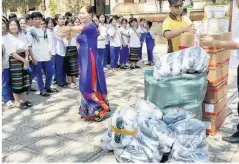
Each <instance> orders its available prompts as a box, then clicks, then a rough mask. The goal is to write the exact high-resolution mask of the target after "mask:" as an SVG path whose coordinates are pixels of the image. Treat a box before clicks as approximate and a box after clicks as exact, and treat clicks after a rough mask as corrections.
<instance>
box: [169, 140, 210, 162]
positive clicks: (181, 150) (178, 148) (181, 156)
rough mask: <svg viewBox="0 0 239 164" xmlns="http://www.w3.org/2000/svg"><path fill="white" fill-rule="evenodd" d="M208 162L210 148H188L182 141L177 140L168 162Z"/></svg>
mask: <svg viewBox="0 0 239 164" xmlns="http://www.w3.org/2000/svg"><path fill="white" fill-rule="evenodd" d="M181 162H183V163H207V162H208V149H207V147H206V146H205V147H201V148H186V147H184V146H182V145H181V144H180V143H178V142H175V143H174V145H173V148H172V152H171V155H170V160H169V161H168V163H181Z"/></svg>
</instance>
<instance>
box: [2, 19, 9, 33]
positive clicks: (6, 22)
mask: <svg viewBox="0 0 239 164" xmlns="http://www.w3.org/2000/svg"><path fill="white" fill-rule="evenodd" d="M2 21H3V22H4V23H5V24H6V27H7V31H9V27H8V19H7V17H5V16H4V15H2Z"/></svg>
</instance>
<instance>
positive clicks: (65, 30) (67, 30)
mask: <svg viewBox="0 0 239 164" xmlns="http://www.w3.org/2000/svg"><path fill="white" fill-rule="evenodd" d="M83 29H84V27H83V26H82V25H79V26H73V27H69V26H63V27H60V28H59V29H58V30H57V32H56V34H57V35H59V36H61V37H65V36H67V35H69V34H71V35H76V34H81V32H82V31H83Z"/></svg>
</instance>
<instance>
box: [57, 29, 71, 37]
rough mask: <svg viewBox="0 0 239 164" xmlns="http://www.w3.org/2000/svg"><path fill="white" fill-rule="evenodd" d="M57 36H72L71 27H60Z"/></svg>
mask: <svg viewBox="0 0 239 164" xmlns="http://www.w3.org/2000/svg"><path fill="white" fill-rule="evenodd" d="M56 34H57V35H58V36H60V37H66V36H67V35H69V34H70V27H69V26H63V27H60V28H59V29H58V30H57V31H56Z"/></svg>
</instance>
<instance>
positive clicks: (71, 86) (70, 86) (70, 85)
mask: <svg viewBox="0 0 239 164" xmlns="http://www.w3.org/2000/svg"><path fill="white" fill-rule="evenodd" d="M68 87H69V88H71V89H74V88H76V85H75V84H74V83H71V84H69V85H68Z"/></svg>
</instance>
